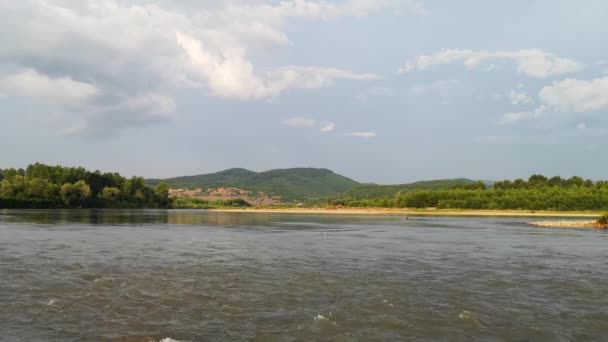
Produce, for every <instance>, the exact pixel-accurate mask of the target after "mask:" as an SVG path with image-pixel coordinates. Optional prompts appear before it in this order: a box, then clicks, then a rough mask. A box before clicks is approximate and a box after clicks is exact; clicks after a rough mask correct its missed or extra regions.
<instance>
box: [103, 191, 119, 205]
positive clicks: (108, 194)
mask: <svg viewBox="0 0 608 342" xmlns="http://www.w3.org/2000/svg"><path fill="white" fill-rule="evenodd" d="M120 194H121V191H120V189H119V188H114V187H105V188H103V190H102V191H101V199H103V200H104V201H106V202H116V201H118V199H120Z"/></svg>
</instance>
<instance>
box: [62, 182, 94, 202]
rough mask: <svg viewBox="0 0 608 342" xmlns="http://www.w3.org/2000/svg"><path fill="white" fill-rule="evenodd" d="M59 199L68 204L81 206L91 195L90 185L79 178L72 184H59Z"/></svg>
mask: <svg viewBox="0 0 608 342" xmlns="http://www.w3.org/2000/svg"><path fill="white" fill-rule="evenodd" d="M60 195H61V199H62V200H63V203H65V204H66V205H68V206H82V205H84V204H85V203H86V201H87V200H88V199H89V198H90V197H91V187H89V185H88V184H87V183H85V182H84V181H82V180H80V181H78V182H76V183H74V184H72V183H66V184H63V186H61V190H60Z"/></svg>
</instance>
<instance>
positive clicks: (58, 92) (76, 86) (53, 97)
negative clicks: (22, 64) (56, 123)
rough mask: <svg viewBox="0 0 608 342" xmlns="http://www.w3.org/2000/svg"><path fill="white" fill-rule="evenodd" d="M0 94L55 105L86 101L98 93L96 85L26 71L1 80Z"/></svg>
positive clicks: (30, 70)
mask: <svg viewBox="0 0 608 342" xmlns="http://www.w3.org/2000/svg"><path fill="white" fill-rule="evenodd" d="M0 92H2V93H4V94H5V96H7V95H13V96H24V97H30V98H33V99H35V100H40V101H42V102H47V103H55V104H70V103H74V102H81V101H85V100H87V99H89V98H91V97H93V96H94V95H96V94H97V93H98V90H97V88H96V87H95V86H94V85H91V84H89V83H85V82H79V81H75V80H73V79H72V78H70V77H57V78H52V77H50V76H47V75H43V74H41V73H39V72H37V71H35V70H32V69H26V70H22V71H19V72H16V73H12V74H9V75H5V76H4V77H1V78H0Z"/></svg>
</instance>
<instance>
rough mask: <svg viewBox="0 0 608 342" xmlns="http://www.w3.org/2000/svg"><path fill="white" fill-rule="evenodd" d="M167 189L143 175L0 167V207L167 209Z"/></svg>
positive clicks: (59, 168) (79, 168)
mask: <svg viewBox="0 0 608 342" xmlns="http://www.w3.org/2000/svg"><path fill="white" fill-rule="evenodd" d="M169 206H170V199H169V189H168V186H167V185H166V184H164V183H161V184H159V185H158V186H156V187H155V188H152V187H150V186H147V185H145V184H144V179H143V178H142V177H132V178H125V177H122V176H121V175H120V174H118V173H101V172H100V171H93V172H92V171H88V170H86V169H84V168H82V167H62V166H49V165H45V164H40V163H36V164H32V165H29V166H28V167H27V168H26V169H0V208H166V207H169Z"/></svg>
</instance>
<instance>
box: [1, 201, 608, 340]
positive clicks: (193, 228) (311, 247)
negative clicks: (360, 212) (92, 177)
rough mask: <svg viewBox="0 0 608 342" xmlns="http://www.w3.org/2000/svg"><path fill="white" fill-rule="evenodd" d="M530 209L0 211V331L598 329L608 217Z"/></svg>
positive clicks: (560, 336)
mask: <svg viewBox="0 0 608 342" xmlns="http://www.w3.org/2000/svg"><path fill="white" fill-rule="evenodd" d="M529 220H530V219H523V218H522V219H510V218H409V219H405V218H400V217H367V216H366V217H361V216H359V217H357V216H322V215H289V214H255V213H217V212H206V211H166V210H133V211H128V210H115V211H112V210H109V211H103V210H97V211H88V210H56V211H8V212H3V213H2V214H0V340H1V341H161V340H164V341H172V340H176V341H600V340H604V341H605V340H607V339H608V232H606V231H596V230H584V229H583V230H578V229H546V228H534V227H530V226H528V225H526V222H527V221H529Z"/></svg>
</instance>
